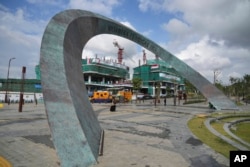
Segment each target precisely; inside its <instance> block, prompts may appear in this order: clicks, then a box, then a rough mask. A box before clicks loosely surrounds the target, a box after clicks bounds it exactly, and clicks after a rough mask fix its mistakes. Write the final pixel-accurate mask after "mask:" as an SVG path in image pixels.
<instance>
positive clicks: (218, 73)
mask: <svg viewBox="0 0 250 167" xmlns="http://www.w3.org/2000/svg"><path fill="white" fill-rule="evenodd" d="M220 74H221V71H220V70H219V69H214V85H215V84H216V82H217V80H218V76H219V75H220Z"/></svg>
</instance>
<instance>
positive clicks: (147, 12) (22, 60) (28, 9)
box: [0, 0, 250, 85]
mask: <svg viewBox="0 0 250 167" xmlns="http://www.w3.org/2000/svg"><path fill="white" fill-rule="evenodd" d="M67 9H82V10H88V11H92V12H95V13H98V14H101V15H103V16H106V17H109V18H111V19H113V20H116V21H118V22H120V23H122V24H124V25H126V26H128V27H129V28H132V29H133V30H135V31H137V32H139V33H140V34H142V35H144V36H145V37H147V38H149V39H151V40H153V41H154V42H156V43H157V44H159V45H160V46H161V47H163V48H164V49H166V50H167V51H169V52H170V53H172V54H173V55H175V56H176V57H177V58H179V59H180V60H182V61H184V62H185V63H187V64H188V65H189V66H191V67H192V68H193V69H195V70H196V71H198V72H199V73H201V74H202V75H203V76H204V77H205V78H207V79H208V80H209V81H211V82H213V77H214V71H217V72H218V77H217V79H218V81H219V82H221V83H222V84H225V85H227V84H229V77H239V78H242V77H243V76H244V75H245V74H250V67H249V66H250V0H209V1H207V0H186V1H183V0H0V51H1V52H0V78H6V77H7V72H8V64H9V61H10V59H11V58H15V59H11V61H10V71H9V77H10V78H21V71H22V67H23V66H26V76H25V77H26V78H29V79H32V78H36V75H35V65H37V64H39V59H40V45H41V39H42V36H43V32H44V30H45V28H46V25H47V24H48V22H49V20H50V19H51V18H52V17H53V16H54V15H55V14H57V13H59V12H61V11H63V10H67ZM114 40H116V41H117V42H118V43H119V45H120V46H121V47H123V48H124V62H125V63H126V65H127V66H129V67H130V69H133V68H134V67H136V66H138V61H139V59H140V60H141V62H142V57H143V52H142V51H143V49H144V48H142V47H141V46H140V45H138V44H136V43H134V42H131V41H129V40H126V39H124V38H121V37H118V36H114V35H98V36H95V37H93V38H92V39H90V41H89V42H88V43H87V45H86V46H85V47H84V49H83V52H82V58H86V57H87V58H91V57H95V55H97V56H98V57H99V58H103V57H105V58H106V59H108V58H109V59H116V58H117V51H118V49H117V48H116V47H114V45H113V41H114ZM146 54H147V59H153V58H155V55H154V54H153V53H151V52H150V51H147V50H146ZM131 72H132V71H131Z"/></svg>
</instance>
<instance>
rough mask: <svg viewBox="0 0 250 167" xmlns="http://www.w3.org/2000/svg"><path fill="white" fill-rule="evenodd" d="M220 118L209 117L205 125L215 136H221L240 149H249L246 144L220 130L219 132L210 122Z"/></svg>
mask: <svg viewBox="0 0 250 167" xmlns="http://www.w3.org/2000/svg"><path fill="white" fill-rule="evenodd" d="M218 119H219V118H208V119H207V120H206V121H205V123H204V124H205V126H206V127H207V129H208V130H209V131H210V132H212V133H213V134H214V135H215V136H217V137H219V138H221V139H222V140H224V141H225V142H227V143H229V144H231V145H232V146H234V147H236V148H238V149H239V150H248V148H246V147H245V146H243V145H241V144H239V143H237V142H234V141H233V140H231V139H229V138H227V137H226V136H224V135H222V134H220V133H219V132H217V131H216V130H215V129H214V128H213V127H212V126H211V125H210V124H211V122H214V121H216V120H218Z"/></svg>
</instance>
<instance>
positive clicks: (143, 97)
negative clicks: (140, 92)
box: [141, 95, 153, 100]
mask: <svg viewBox="0 0 250 167" xmlns="http://www.w3.org/2000/svg"><path fill="white" fill-rule="evenodd" d="M141 99H142V100H147V99H153V96H151V95H144V96H142V98H141Z"/></svg>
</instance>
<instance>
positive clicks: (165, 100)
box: [164, 96, 167, 106]
mask: <svg viewBox="0 0 250 167" xmlns="http://www.w3.org/2000/svg"><path fill="white" fill-rule="evenodd" d="M166 105H167V98H166V96H165V97H164V106H166Z"/></svg>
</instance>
